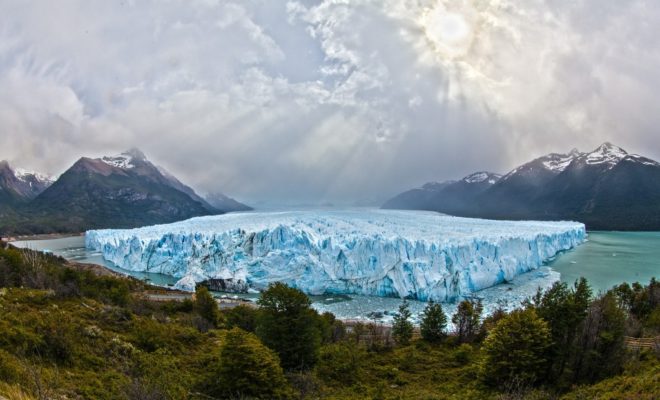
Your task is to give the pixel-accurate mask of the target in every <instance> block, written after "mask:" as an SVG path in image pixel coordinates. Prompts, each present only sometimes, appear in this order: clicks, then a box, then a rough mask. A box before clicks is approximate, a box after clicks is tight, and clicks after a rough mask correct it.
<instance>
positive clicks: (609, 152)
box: [585, 142, 628, 166]
mask: <svg viewBox="0 0 660 400" xmlns="http://www.w3.org/2000/svg"><path fill="white" fill-rule="evenodd" d="M627 155H628V152H626V151H625V150H624V149H622V148H621V147H618V146H615V145H613V144H612V143H609V142H605V143H603V144H601V145H600V146H598V148H597V149H596V150H594V151H592V152H591V153H588V154H586V156H585V162H586V163H587V164H589V165H594V164H610V165H612V166H613V165H615V164H617V163H618V162H619V161H621V160H622V159H624V158H625V157H626V156H627Z"/></svg>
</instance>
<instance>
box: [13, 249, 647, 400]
mask: <svg viewBox="0 0 660 400" xmlns="http://www.w3.org/2000/svg"><path fill="white" fill-rule="evenodd" d="M101 272H102V270H95V269H89V268H86V267H85V266H79V265H71V264H67V263H66V262H65V261H64V260H62V259H59V258H55V257H51V256H44V255H40V254H37V253H34V252H30V251H19V250H16V249H13V248H7V247H6V246H5V245H2V247H0V310H1V312H0V398H2V397H5V398H7V399H10V400H14V399H212V398H227V399H247V398H263V399H270V398H292V399H316V398H327V399H356V398H364V399H467V398H479V399H523V398H529V399H545V398H548V399H549V398H566V399H592V398H602V399H613V398H630V399H632V398H634V399H653V398H657V395H658V393H657V387H658V386H657V383H658V382H657V377H658V373H659V371H660V370H659V368H660V364H659V363H658V358H657V357H658V354H657V353H653V352H650V351H641V352H628V351H626V350H625V348H624V347H623V341H622V338H623V334H624V333H625V334H628V335H642V336H652V335H657V334H658V329H659V328H660V326H659V325H660V309H659V307H658V296H659V294H658V291H659V288H658V285H657V283H655V282H652V284H651V285H650V286H646V287H642V286H641V285H637V286H633V287H630V286H621V287H620V288H618V289H617V291H616V292H612V293H611V294H610V295H608V296H610V297H607V296H604V297H603V296H600V297H597V298H593V297H591V296H590V294H589V290H588V287H586V286H585V285H584V283H580V285H578V286H576V287H575V288H574V289H570V288H566V287H562V285H558V286H557V287H555V288H553V290H552V291H551V292H549V293H546V294H545V295H539V297H538V298H537V299H535V300H534V302H533V304H532V303H530V304H529V305H527V306H526V308H525V310H521V311H518V312H514V313H512V314H510V315H504V314H503V313H499V314H497V315H495V316H493V317H491V318H487V319H485V320H484V321H483V323H482V321H481V320H480V318H479V317H478V308H479V307H478V305H477V306H476V308H475V307H472V306H471V305H469V304H470V303H469V302H466V305H465V307H463V308H462V310H463V311H462V312H461V313H457V317H456V323H457V326H458V327H460V329H458V331H457V332H454V333H452V334H451V335H449V336H448V337H447V336H446V334H445V331H444V330H443V329H434V328H439V327H441V326H442V325H443V324H442V320H443V318H440V317H439V315H443V314H438V313H437V312H435V313H434V312H433V310H431V311H430V312H429V315H431V316H434V317H430V318H429V319H426V321H427V325H425V328H424V327H423V329H422V337H421V338H420V337H419V335H415V336H413V337H412V338H411V335H412V331H410V330H409V328H410V326H409V325H407V324H406V323H405V321H406V319H405V306H404V307H403V308H402V310H401V312H400V314H399V315H400V318H399V319H398V321H399V322H398V323H397V324H395V327H394V328H393V329H392V330H391V331H390V330H389V329H388V328H384V327H378V326H368V325H359V324H358V325H351V326H345V325H344V324H342V323H341V322H339V321H335V320H334V318H333V317H332V316H331V315H327V314H326V315H318V314H317V313H316V312H314V311H313V310H311V309H310V308H309V301H308V300H307V298H306V297H305V296H304V295H302V294H301V293H300V292H298V291H296V290H295V289H290V288H287V287H286V286H284V285H275V286H272V287H271V288H270V289H269V290H268V291H266V292H265V293H264V294H263V295H262V298H261V300H260V302H259V303H260V305H261V307H260V309H255V308H252V307H247V306H239V307H237V308H234V309H231V310H224V311H222V312H220V311H219V310H218V308H217V305H216V304H215V302H214V301H210V299H209V296H208V292H206V291H205V290H203V289H200V290H198V292H197V296H196V299H195V300H194V301H191V300H186V301H183V302H174V301H172V302H159V303H157V302H152V301H149V300H148V299H147V298H146V297H145V292H144V289H146V287H145V286H144V285H143V284H142V283H141V282H138V281H135V280H131V279H125V278H121V277H115V276H109V275H105V274H102V273H101ZM615 298H616V299H618V301H612V300H613V299H615ZM585 301H586V302H585ZM566 307H568V308H566ZM436 311H437V310H436ZM539 316H542V317H543V318H546V319H547V320H548V321H551V322H546V321H545V320H544V319H542V318H540V317H539ZM563 317H568V318H563ZM434 318H435V319H434ZM434 321H435V323H434ZM445 322H446V321H445ZM585 324H586V325H585ZM587 325H588V326H590V327H591V328H589V329H585V328H584V327H585V326H587ZM530 328H534V329H530ZM510 329H515V332H517V335H514V336H513V337H515V338H520V339H515V340H514V342H510V340H509V339H507V338H509V337H512V336H510V335H508V332H509V330H510ZM528 329H529V330H528ZM592 331H593V333H594V334H590V333H589V332H592ZM525 332H527V333H525ZM594 335H595V336H594ZM393 338H394V339H395V340H396V342H395V341H394V339H393ZM410 339H412V341H410ZM565 340H566V341H565ZM564 341H565V342H564ZM512 345H513V346H514V347H515V350H513V348H512V347H511V346H512ZM521 345H522V346H521ZM573 346H577V347H573ZM580 349H584V351H582V350H580ZM567 350H570V351H567ZM511 351H515V352H516V353H515V354H516V356H515V357H511V356H510V352H511ZM503 352H505V353H503ZM503 354H504V355H505V357H502V355H503ZM539 360H540V361H539ZM521 368H522V369H521Z"/></svg>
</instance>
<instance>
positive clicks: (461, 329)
mask: <svg viewBox="0 0 660 400" xmlns="http://www.w3.org/2000/svg"><path fill="white" fill-rule="evenodd" d="M482 311H483V307H482V305H481V302H477V303H475V302H473V301H471V300H463V301H461V302H460V303H459V304H458V308H457V309H456V314H454V315H453V316H452V317H451V322H452V323H453V324H454V325H456V335H457V339H458V342H459V343H470V342H472V341H474V340H475V339H476V337H477V334H478V332H479V326H480V323H481V312H482Z"/></svg>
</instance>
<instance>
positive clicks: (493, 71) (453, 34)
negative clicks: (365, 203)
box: [0, 0, 660, 202]
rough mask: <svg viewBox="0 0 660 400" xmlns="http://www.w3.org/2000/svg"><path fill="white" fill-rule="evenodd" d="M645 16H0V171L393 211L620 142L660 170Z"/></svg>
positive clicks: (121, 11)
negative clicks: (127, 176) (156, 171)
mask: <svg viewBox="0 0 660 400" xmlns="http://www.w3.org/2000/svg"><path fill="white" fill-rule="evenodd" d="M657 26H660V9H659V8H658V7H654V6H653V5H652V4H651V3H648V2H644V1H641V0H640V1H629V2H617V1H596V0H584V1H577V2H557V1H550V0H547V1H538V2H525V3H524V4H521V2H517V1H515V2H514V1H510V2H507V1H497V2H496V1H492V2H488V1H484V2H469V1H440V0H415V1H412V0H409V1H406V0H399V1H393V0H391V1H390V0H382V1H375V0H373V1H370V0H364V1H350V2H349V1H331V0H325V1H321V0H319V1H259V0H251V1H211V0H208V1H193V2H191V1H181V2H167V3H163V2H153V3H152V2H130V1H129V2H125V3H119V2H104V1H98V2H89V1H74V0H70V1H58V2H27V1H11V0H10V1H5V2H3V3H2V4H1V5H0V127H1V131H0V132H2V133H0V158H6V159H9V160H10V161H11V162H12V163H13V164H15V165H17V166H20V167H28V168H33V169H37V170H43V171H47V172H51V173H61V172H62V171H63V170H64V169H65V168H67V167H68V166H69V165H70V164H71V163H72V162H73V161H75V159H76V158H77V157H79V156H81V155H88V156H99V155H103V154H107V153H115V152H119V151H121V150H123V149H126V148H129V147H133V146H137V147H140V148H141V149H142V150H143V151H144V152H145V153H147V155H148V156H149V157H150V158H151V159H153V160H154V161H155V162H157V163H158V164H160V165H163V166H164V167H166V168H167V169H168V170H170V171H171V172H173V173H174V174H176V175H177V176H180V177H181V179H182V180H184V181H186V182H188V183H190V184H192V185H193V186H195V187H196V188H198V189H199V190H200V191H202V192H205V191H214V190H222V191H224V192H226V193H229V194H231V195H234V196H236V197H238V198H241V199H247V200H257V199H265V200H268V201H274V202H280V201H284V202H320V201H333V202H337V201H338V200H339V201H345V202H351V201H353V200H366V199H375V200H382V199H383V198H386V197H387V196H389V195H391V194H394V193H396V192H398V191H400V190H402V189H405V188H408V187H410V186H411V185H417V184H421V183H423V182H425V181H429V180H443V179H451V178H458V177H460V176H462V175H465V174H467V173H469V172H472V171H475V170H482V169H490V170H493V171H496V172H506V171H507V170H509V169H510V168H512V167H514V166H515V165H516V164H518V163H520V162H523V161H525V160H527V159H529V158H531V157H534V156H537V155H540V154H543V153H545V152H550V151H567V150H569V149H570V148H572V147H579V148H581V149H585V150H587V149H590V148H593V147H596V146H597V145H598V144H599V143H600V142H603V141H612V142H615V143H617V144H619V145H621V146H623V147H624V148H627V149H628V150H630V151H633V152H639V153H642V154H645V155H648V156H651V157H654V158H660V141H659V140H657V139H658V135H657V132H656V127H657V126H658V125H660V113H657V112H656V110H655V107H656V105H657V104H658V102H659V100H660V99H659V98H658V97H659V96H660V95H659V93H660V72H658V69H657V68H656V66H657V65H660V49H659V47H658V45H657V40H656V38H657V33H658V30H657Z"/></svg>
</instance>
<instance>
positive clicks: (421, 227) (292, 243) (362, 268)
mask: <svg viewBox="0 0 660 400" xmlns="http://www.w3.org/2000/svg"><path fill="white" fill-rule="evenodd" d="M585 237H586V232H585V227H584V225H583V224H580V223H576V222H540V221H490V220H482V219H470V218H458V217H450V216H444V215H440V214H436V213H431V212H423V211H394V210H347V211H295V212H294V211H291V212H263V213H258V212H250V213H238V214H226V215H219V216H211V217H199V218H193V219H190V220H187V221H182V222H177V223H174V224H168V225H157V226H149V227H144V228H138V229H128V230H95V231H89V232H87V234H86V239H85V242H86V246H87V247H88V248H91V249H94V250H97V251H100V252H101V253H102V254H103V257H104V258H105V259H106V260H108V261H110V262H112V263H113V264H115V265H117V266H118V267H121V268H124V269H127V270H132V271H148V272H157V273H163V274H167V275H171V276H174V277H176V278H180V279H179V281H178V283H177V285H176V286H177V287H179V288H181V289H185V290H193V289H194V287H195V283H196V282H201V281H204V280H209V279H212V280H220V281H222V282H226V283H227V286H228V287H231V285H232V284H235V285H237V286H238V287H245V284H247V285H248V286H249V287H250V288H254V289H257V290H260V289H263V288H265V287H266V286H267V285H268V284H269V283H271V282H275V281H282V282H285V283H287V284H289V285H291V286H294V287H297V288H299V289H301V290H303V291H305V292H307V293H309V294H339V293H345V294H362V295H376V296H396V297H408V298H412V299H418V300H428V299H433V300H436V301H452V300H455V299H456V298H459V297H460V296H466V295H469V294H471V293H472V292H474V291H478V290H480V289H484V288H487V287H491V286H493V285H496V284H498V283H501V282H504V281H508V280H511V279H512V278H513V277H515V276H516V275H518V274H521V273H524V272H527V271H530V270H533V269H536V268H538V267H539V266H541V265H542V264H543V262H544V261H546V260H548V259H549V258H551V257H553V256H555V255H556V254H557V253H558V252H560V251H563V250H568V249H570V248H572V247H574V246H577V245H579V244H580V243H582V242H583V241H584V240H585Z"/></svg>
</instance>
